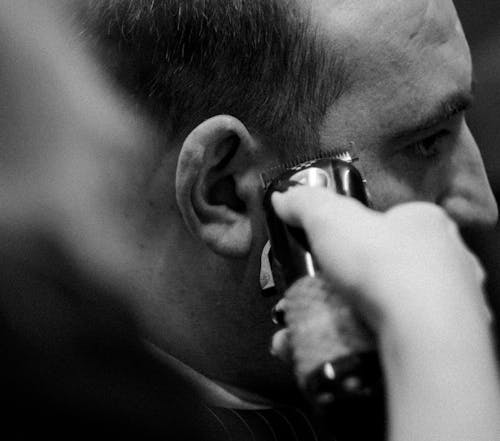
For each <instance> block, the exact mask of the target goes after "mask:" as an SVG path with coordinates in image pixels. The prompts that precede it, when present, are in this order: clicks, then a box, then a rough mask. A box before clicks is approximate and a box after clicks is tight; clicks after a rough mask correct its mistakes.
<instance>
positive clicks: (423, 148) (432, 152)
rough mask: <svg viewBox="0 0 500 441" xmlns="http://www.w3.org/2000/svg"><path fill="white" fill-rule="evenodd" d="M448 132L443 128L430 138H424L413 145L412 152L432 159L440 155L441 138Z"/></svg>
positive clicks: (420, 156) (423, 157)
mask: <svg viewBox="0 0 500 441" xmlns="http://www.w3.org/2000/svg"><path fill="white" fill-rule="evenodd" d="M447 134H448V132H447V131H446V130H442V131H440V132H438V133H436V134H434V135H432V136H429V137H428V138H425V139H422V140H421V141H418V142H416V143H414V144H412V145H411V146H409V148H410V153H411V154H413V155H415V156H417V157H419V158H422V159H432V158H435V157H436V156H438V155H439V153H440V150H439V145H438V144H439V140H440V139H441V138H443V137H445V136H446V135H447Z"/></svg>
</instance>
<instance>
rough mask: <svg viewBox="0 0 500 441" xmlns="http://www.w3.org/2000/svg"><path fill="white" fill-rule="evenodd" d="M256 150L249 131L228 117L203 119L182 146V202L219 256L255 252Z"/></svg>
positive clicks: (198, 233)
mask: <svg viewBox="0 0 500 441" xmlns="http://www.w3.org/2000/svg"><path fill="white" fill-rule="evenodd" d="M256 146H257V143H256V141H255V139H254V138H253V137H252V136H251V135H250V133H249V132H248V130H247V129H246V127H245V126H244V125H243V124H242V123H241V122H240V121H239V120H238V119H236V118H234V117H231V116H227V115H219V116H215V117H213V118H210V119H208V120H206V121H204V122H203V123H202V124H200V125H199V126H197V127H196V128H195V129H194V130H193V131H192V132H191V133H190V134H189V135H188V136H187V138H186V139H185V141H184V143H183V145H182V148H181V151H180V154H179V159H178V163H177V171H176V181H175V185H176V198H177V204H178V206H179V209H180V211H181V213H182V216H183V218H184V221H185V223H186V224H187V226H188V228H189V230H190V231H191V233H192V234H193V235H195V236H196V237H198V238H200V240H202V241H203V242H204V243H205V244H206V245H207V246H208V247H209V248H211V249H212V250H213V251H214V252H216V253H218V254H221V255H225V256H232V257H243V256H245V255H247V254H248V253H249V252H250V248H251V243H252V222H251V217H250V214H251V211H252V207H255V199H256V189H255V188H256V186H255V185H253V184H255V181H256V179H254V177H255V176H256V173H255V169H254V167H255V158H256ZM252 202H253V203H252Z"/></svg>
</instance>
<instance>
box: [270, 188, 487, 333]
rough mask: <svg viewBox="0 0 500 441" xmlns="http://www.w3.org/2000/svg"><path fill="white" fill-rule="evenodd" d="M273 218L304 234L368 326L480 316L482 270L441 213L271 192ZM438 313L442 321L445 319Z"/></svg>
mask: <svg viewBox="0 0 500 441" xmlns="http://www.w3.org/2000/svg"><path fill="white" fill-rule="evenodd" d="M273 204H274V207H275V210H276V212H277V213H278V215H279V216H280V217H282V218H283V220H284V221H285V222H287V223H288V224H290V225H293V226H298V227H302V228H303V229H304V230H305V231H306V234H307V237H308V239H309V241H310V244H311V247H312V250H313V254H314V255H315V257H316V259H317V260H318V262H319V264H320V266H321V268H322V271H323V273H324V276H326V278H327V279H328V280H329V281H330V283H331V284H332V286H333V288H334V290H335V292H336V293H339V294H341V295H344V296H345V298H346V300H348V301H349V302H350V303H351V304H352V305H353V306H354V307H355V308H356V309H357V310H358V311H359V312H360V313H361V314H362V315H363V318H364V319H365V320H366V321H367V322H368V323H369V325H370V326H371V327H372V328H373V329H374V330H375V331H379V330H380V329H381V327H383V326H384V325H385V324H388V323H392V321H394V320H397V321H398V322H406V323H408V324H410V323H413V324H415V321H417V322H418V321H419V320H420V319H422V322H421V323H423V322H424V321H431V320H438V321H442V320H443V319H444V318H445V317H449V314H453V315H454V316H455V318H456V317H457V315H458V316H460V314H461V313H467V314H472V313H476V314H478V315H484V314H485V311H487V309H486V306H485V303H484V299H483V295H482V284H483V281H484V271H483V270H482V268H481V266H480V264H479V262H478V260H477V259H476V257H475V256H474V255H473V254H472V253H471V252H470V251H469V250H468V249H467V248H466V246H465V245H464V243H463V242H462V240H461V238H460V235H459V233H458V229H457V227H456V225H455V223H454V222H453V221H452V220H451V219H450V218H449V217H448V216H447V215H446V213H445V212H444V211H443V210H442V209H441V208H439V207H437V206H435V205H433V204H429V203H422V202H418V203H408V204H403V205H400V206H398V207H395V208H393V209H391V210H389V211H388V212H386V213H378V212H375V211H373V210H370V209H368V208H366V207H365V206H363V205H362V204H360V203H359V202H358V201H356V200H354V199H351V198H346V197H343V196H338V195H336V194H334V193H332V192H331V191H328V190H325V189H316V188H308V187H295V188H292V189H289V190H288V191H287V192H286V193H283V194H280V193H275V194H274V195H273ZM443 314H444V315H443Z"/></svg>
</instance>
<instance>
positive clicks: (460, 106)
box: [394, 90, 474, 141]
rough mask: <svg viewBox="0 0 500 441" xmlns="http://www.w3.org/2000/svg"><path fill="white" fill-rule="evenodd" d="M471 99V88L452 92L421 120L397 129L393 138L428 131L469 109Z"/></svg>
mask: <svg viewBox="0 0 500 441" xmlns="http://www.w3.org/2000/svg"><path fill="white" fill-rule="evenodd" d="M473 101H474V96H473V93H472V90H470V91H460V92H456V93H453V94H451V95H450V96H448V97H447V98H446V99H444V100H443V101H441V102H440V103H439V104H438V105H437V106H435V108H434V109H433V110H432V111H431V112H430V113H429V114H427V115H426V116H425V117H424V118H423V119H422V120H420V121H416V122H415V123H413V124H412V125H411V127H409V128H407V129H403V130H398V132H397V134H396V135H395V136H394V140H395V141H401V140H405V139H411V138H413V137H415V136H417V135H418V134H420V133H422V132H425V131H428V130H430V129H432V128H434V127H436V126H437V125H439V124H442V123H443V122H445V121H448V120H449V119H451V118H453V117H454V116H455V115H457V114H459V113H461V112H463V111H465V110H467V109H469V108H470V107H471V106H472V102H473Z"/></svg>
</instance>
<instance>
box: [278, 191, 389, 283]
mask: <svg viewBox="0 0 500 441" xmlns="http://www.w3.org/2000/svg"><path fill="white" fill-rule="evenodd" d="M272 202H273V205H274V207H275V210H276V212H277V214H278V216H281V217H282V218H283V219H284V220H285V222H287V223H291V224H292V225H295V226H299V227H302V228H303V229H304V230H305V232H306V234H307V237H308V239H309V243H310V245H311V247H312V250H313V254H314V255H315V257H316V258H317V259H318V262H319V264H320V266H321V267H322V269H323V270H324V272H325V274H326V275H327V277H328V278H329V279H330V281H331V282H332V283H333V284H334V285H336V286H338V287H339V288H341V289H342V288H354V284H355V283H356V281H358V280H359V279H360V278H359V274H358V273H359V270H360V268H361V267H363V262H362V260H363V259H365V258H366V255H367V252H366V249H367V245H369V244H370V243H373V242H374V241H375V240H377V236H378V232H377V230H378V228H379V222H378V221H379V219H380V216H381V214H379V213H376V212H375V211H372V210H370V209H368V208H367V207H365V206H363V205H362V204H361V203H360V202H358V201H357V200H355V199H352V198H348V197H345V196H340V195H337V194H335V193H333V192H332V191H331V190H328V189H322V188H310V187H294V188H291V189H289V190H288V191H287V192H286V193H284V194H275V195H273V199H272Z"/></svg>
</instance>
